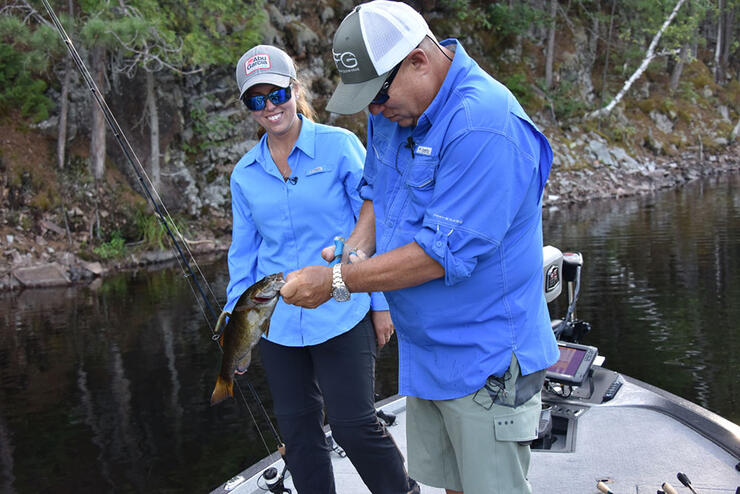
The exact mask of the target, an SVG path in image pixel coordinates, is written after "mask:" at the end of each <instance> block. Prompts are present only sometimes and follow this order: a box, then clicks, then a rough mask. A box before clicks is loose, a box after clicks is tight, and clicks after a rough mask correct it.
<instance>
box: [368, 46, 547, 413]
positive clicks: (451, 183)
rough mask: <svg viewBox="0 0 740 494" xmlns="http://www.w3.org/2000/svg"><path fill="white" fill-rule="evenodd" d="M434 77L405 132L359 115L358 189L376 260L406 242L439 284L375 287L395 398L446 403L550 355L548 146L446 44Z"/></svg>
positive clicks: (496, 88)
mask: <svg viewBox="0 0 740 494" xmlns="http://www.w3.org/2000/svg"><path fill="white" fill-rule="evenodd" d="M443 44H446V45H447V46H448V47H450V48H452V49H456V52H455V57H454V59H453V62H452V65H451V67H450V69H449V72H448V74H447V76H446V78H445V81H444V83H443V85H442V87H441V88H440V90H439V92H438V94H437V95H436V97H435V99H434V100H433V101H432V103H431V104H430V106H429V107H428V108H427V109H426V111H425V112H424V113H423V114H422V115H421V117H420V118H419V121H418V123H417V125H416V126H415V127H407V128H403V127H400V126H398V125H397V124H395V123H394V122H391V121H389V120H388V119H386V118H385V117H383V116H382V115H375V116H372V115H371V116H370V119H369V125H368V153H367V157H366V160H365V172H364V177H363V181H362V182H361V184H360V195H361V197H362V198H363V199H368V200H372V201H373V206H374V211H375V232H376V245H377V253H378V254H382V253H384V252H387V251H390V250H392V249H395V248H397V247H400V246H402V245H405V244H408V243H409V242H416V243H417V244H418V245H419V246H421V248H422V249H423V250H424V251H425V252H426V253H427V254H428V255H429V256H431V257H432V258H434V259H435V260H437V261H438V262H439V263H440V264H441V265H442V266H443V267H444V270H445V274H444V277H443V278H440V279H436V280H432V281H429V282H427V283H424V284H422V285H419V286H415V287H411V288H406V289H402V290H395V291H389V292H385V295H386V299H387V300H388V303H389V305H390V307H391V315H392V317H393V320H394V324H395V326H396V328H397V333H398V338H399V392H400V393H401V394H406V395H411V396H418V397H421V398H425V399H450V398H458V397H461V396H465V395H467V394H469V393H472V392H474V391H476V390H478V389H480V388H481V387H482V386H483V384H484V383H485V380H486V378H487V377H488V376H490V375H492V374H493V375H499V376H500V375H502V374H503V373H504V372H505V370H506V369H507V368H508V366H509V364H510V362H511V356H512V352H513V353H514V354H516V357H517V359H518V361H519V365H520V367H521V369H522V373H523V374H529V373H532V372H535V371H538V370H541V369H544V368H546V367H548V366H550V365H551V364H553V363H554V362H556V361H557V359H558V350H557V345H556V343H555V338H554V336H553V332H552V330H551V327H550V320H549V314H548V311H547V306H546V302H545V298H544V292H543V290H544V285H543V283H544V281H543V274H542V214H541V209H542V194H543V189H544V186H545V183H546V181H547V177H548V174H549V171H550V166H551V163H552V151H551V149H550V146H549V144H548V142H547V139H546V138H545V137H544V136H543V135H542V134H541V133H540V132H539V131H538V130H537V128H536V127H535V125H534V124H533V123H532V122H531V120H530V119H529V117H527V115H526V114H525V113H524V111H523V109H522V108H521V106H520V105H519V103H518V102H517V101H516V99H515V98H514V96H513V95H512V94H511V93H510V91H509V90H508V89H506V88H505V87H504V86H503V85H502V84H500V83H499V82H497V81H496V80H494V79H493V78H492V77H491V76H489V75H488V74H486V73H485V72H484V71H483V70H482V69H481V68H480V67H479V66H478V65H477V64H476V63H475V61H474V60H473V59H471V58H470V57H469V56H468V55H467V53H466V52H465V50H464V49H463V47H462V46H461V45H460V44H459V43H458V42H457V41H456V40H448V41H446V42H444V43H443Z"/></svg>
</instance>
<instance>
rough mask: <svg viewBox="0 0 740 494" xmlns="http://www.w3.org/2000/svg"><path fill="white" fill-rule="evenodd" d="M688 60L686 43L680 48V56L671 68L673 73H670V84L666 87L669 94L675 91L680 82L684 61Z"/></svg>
mask: <svg viewBox="0 0 740 494" xmlns="http://www.w3.org/2000/svg"><path fill="white" fill-rule="evenodd" d="M688 58H689V45H688V43H687V44H685V45H683V46H682V47H681V55H679V57H678V60H677V61H676V63H675V64H674V66H673V71H672V72H671V82H670V84H669V86H668V90H669V91H670V92H671V93H674V92H675V91H676V89H678V83H679V82H680V80H681V72H683V67H684V65H685V64H686V60H687V59H688Z"/></svg>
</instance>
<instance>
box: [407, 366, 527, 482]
mask: <svg viewBox="0 0 740 494" xmlns="http://www.w3.org/2000/svg"><path fill="white" fill-rule="evenodd" d="M509 372H510V378H509V379H507V380H506V381H505V391H506V392H505V393H504V395H507V394H508V395H509V396H511V395H512V394H513V393H509V391H512V392H513V390H514V389H515V384H516V379H517V378H518V377H519V365H518V363H517V361H516V359H515V358H514V359H512V364H511V367H510V369H509ZM507 374H508V373H507ZM490 381H491V380H490V379H489V384H490ZM489 388H490V386H489ZM496 401H497V402H496V403H494V400H493V398H492V394H491V393H489V392H488V390H487V389H486V387H485V386H484V387H483V388H481V390H479V391H477V392H475V393H472V394H469V395H467V396H463V397H462V398H456V399H454V400H423V399H420V398H415V397H408V398H407V400H406V440H407V442H408V460H409V476H410V477H413V478H414V479H416V480H418V481H419V482H421V483H423V484H427V485H430V486H433V487H440V488H445V489H452V490H456V491H464V492H465V494H519V493H521V494H525V493H526V494H529V493H531V492H532V488H531V486H530V484H529V481H528V480H527V472H528V470H529V460H530V450H529V445H528V444H526V443H527V442H528V441H532V440H534V439H536V438H537V425H538V423H539V418H540V410H541V400H540V393H539V390H538V391H537V392H536V393H535V394H534V396H532V397H531V398H529V399H528V400H527V401H525V402H524V403H522V404H520V405H519V406H517V407H511V406H506V405H504V404H499V403H498V402H500V401H506V400H501V399H500V398H499V399H497V400H496ZM520 443H525V444H520Z"/></svg>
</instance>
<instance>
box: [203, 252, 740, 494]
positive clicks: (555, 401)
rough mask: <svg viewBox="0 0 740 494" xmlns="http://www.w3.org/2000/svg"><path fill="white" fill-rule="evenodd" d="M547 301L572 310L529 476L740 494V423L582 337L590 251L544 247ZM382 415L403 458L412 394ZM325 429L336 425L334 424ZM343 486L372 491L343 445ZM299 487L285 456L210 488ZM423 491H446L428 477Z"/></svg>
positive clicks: (346, 493)
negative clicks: (608, 362)
mask: <svg viewBox="0 0 740 494" xmlns="http://www.w3.org/2000/svg"><path fill="white" fill-rule="evenodd" d="M543 252H544V259H545V262H544V263H543V271H544V280H545V285H544V290H545V295H546V298H547V301H548V303H550V302H552V301H554V300H556V299H557V298H558V297H559V296H560V295H561V293H563V292H566V293H567V298H568V304H567V311H566V313H565V315H564V317H563V318H562V319H555V320H553V321H552V326H553V331H554V332H555V335H556V337H557V339H558V346H559V348H560V360H559V361H558V362H557V363H556V364H555V365H553V366H552V367H550V368H549V369H548V371H547V373H546V379H545V385H544V387H543V390H542V413H541V415H540V424H539V432H538V438H537V440H536V441H534V442H533V443H532V444H531V448H532V460H531V465H530V469H529V475H528V478H529V481H530V483H531V485H532V491H533V492H534V493H548V494H581V493H584V494H589V493H598V492H604V493H613V494H645V493H651V494H652V493H655V492H657V493H658V494H660V493H665V494H673V493H682V492H686V493H688V492H691V493H695V494H725V493H730V494H731V493H735V494H740V426H738V425H737V424H735V423H733V422H731V421H729V420H727V419H725V418H723V417H721V416H719V415H717V414H715V413H713V412H711V411H709V410H707V409H705V408H703V407H701V406H699V405H697V404H695V403H692V402H690V401H688V400H686V399H683V398H681V397H678V396H676V395H674V394H672V393H669V392H667V391H665V390H662V389H660V388H657V387H655V386H652V385H650V384H648V383H645V382H642V381H639V380H637V379H633V378H631V377H629V376H626V375H624V374H621V373H619V372H618V371H614V370H610V369H608V368H606V367H604V363H605V359H604V357H603V356H600V355H599V354H598V349H597V348H596V347H593V346H588V345H583V344H581V343H580V342H579V341H580V340H582V338H583V337H584V336H585V334H587V333H588V331H590V326H589V325H588V323H586V322H584V321H580V320H578V319H577V318H576V311H575V308H576V303H577V300H578V295H579V290H580V276H581V269H582V267H583V257H582V256H581V255H580V254H579V253H573V252H571V253H563V252H561V251H560V250H559V249H557V248H555V247H553V246H546V247H545V248H544V251H543ZM377 410H378V414H379V415H378V416H379V417H380V418H381V420H382V421H383V422H385V425H386V427H387V429H388V431H389V432H390V433H391V434H392V435H393V437H394V439H395V441H396V443H397V444H398V446H399V448H400V449H401V451H402V452H403V454H404V455H406V430H405V428H406V413H405V412H406V399H405V397H403V396H398V395H397V396H393V397H390V398H387V399H385V400H383V401H381V402H379V403H377ZM326 433H327V436H328V437H329V438H330V437H331V431H330V430H329V429H328V428H327V430H326ZM332 461H333V467H334V476H335V482H336V486H337V492H338V493H341V494H368V493H369V490H368V489H367V487H365V485H364V484H363V483H362V481H361V480H360V477H359V475H358V474H357V472H356V471H355V469H354V467H353V466H352V464H351V462H350V461H349V459H348V458H347V457H346V456H345V455H344V453H343V452H342V450H341V448H339V447H335V448H334V453H332ZM265 492H272V493H279V494H287V493H291V494H292V493H296V492H297V491H296V489H295V487H294V486H293V484H292V482H291V479H290V473H289V472H288V471H287V469H286V468H285V464H284V462H283V460H282V458H281V457H280V455H279V454H278V453H274V454H273V455H270V456H268V457H266V458H264V459H263V460H261V461H259V462H258V463H256V464H255V465H252V466H251V467H249V468H247V469H246V470H244V471H243V472H240V473H238V474H237V475H235V476H234V477H233V478H231V479H229V480H227V481H226V482H224V483H223V484H221V485H220V486H218V487H217V488H216V489H214V490H213V491H212V494H226V493H234V494H261V493H265ZM421 492H422V493H424V494H444V492H445V490H444V489H440V488H436V487H430V486H426V485H423V484H422V488H421Z"/></svg>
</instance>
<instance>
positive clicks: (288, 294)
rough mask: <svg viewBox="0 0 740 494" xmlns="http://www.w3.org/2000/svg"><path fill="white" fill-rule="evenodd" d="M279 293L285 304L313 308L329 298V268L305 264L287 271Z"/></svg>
mask: <svg viewBox="0 0 740 494" xmlns="http://www.w3.org/2000/svg"><path fill="white" fill-rule="evenodd" d="M285 281H286V283H285V285H283V288H281V289H280V295H282V296H283V300H284V301H285V303H286V304H291V305H298V306H300V307H305V308H307V309H315V308H316V307H318V306H319V305H321V304H323V303H324V302H326V301H327V300H329V299H330V298H331V268H329V267H326V266H306V267H305V268H302V269H299V270H298V271H293V272H291V273H288V276H286V277H285Z"/></svg>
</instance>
